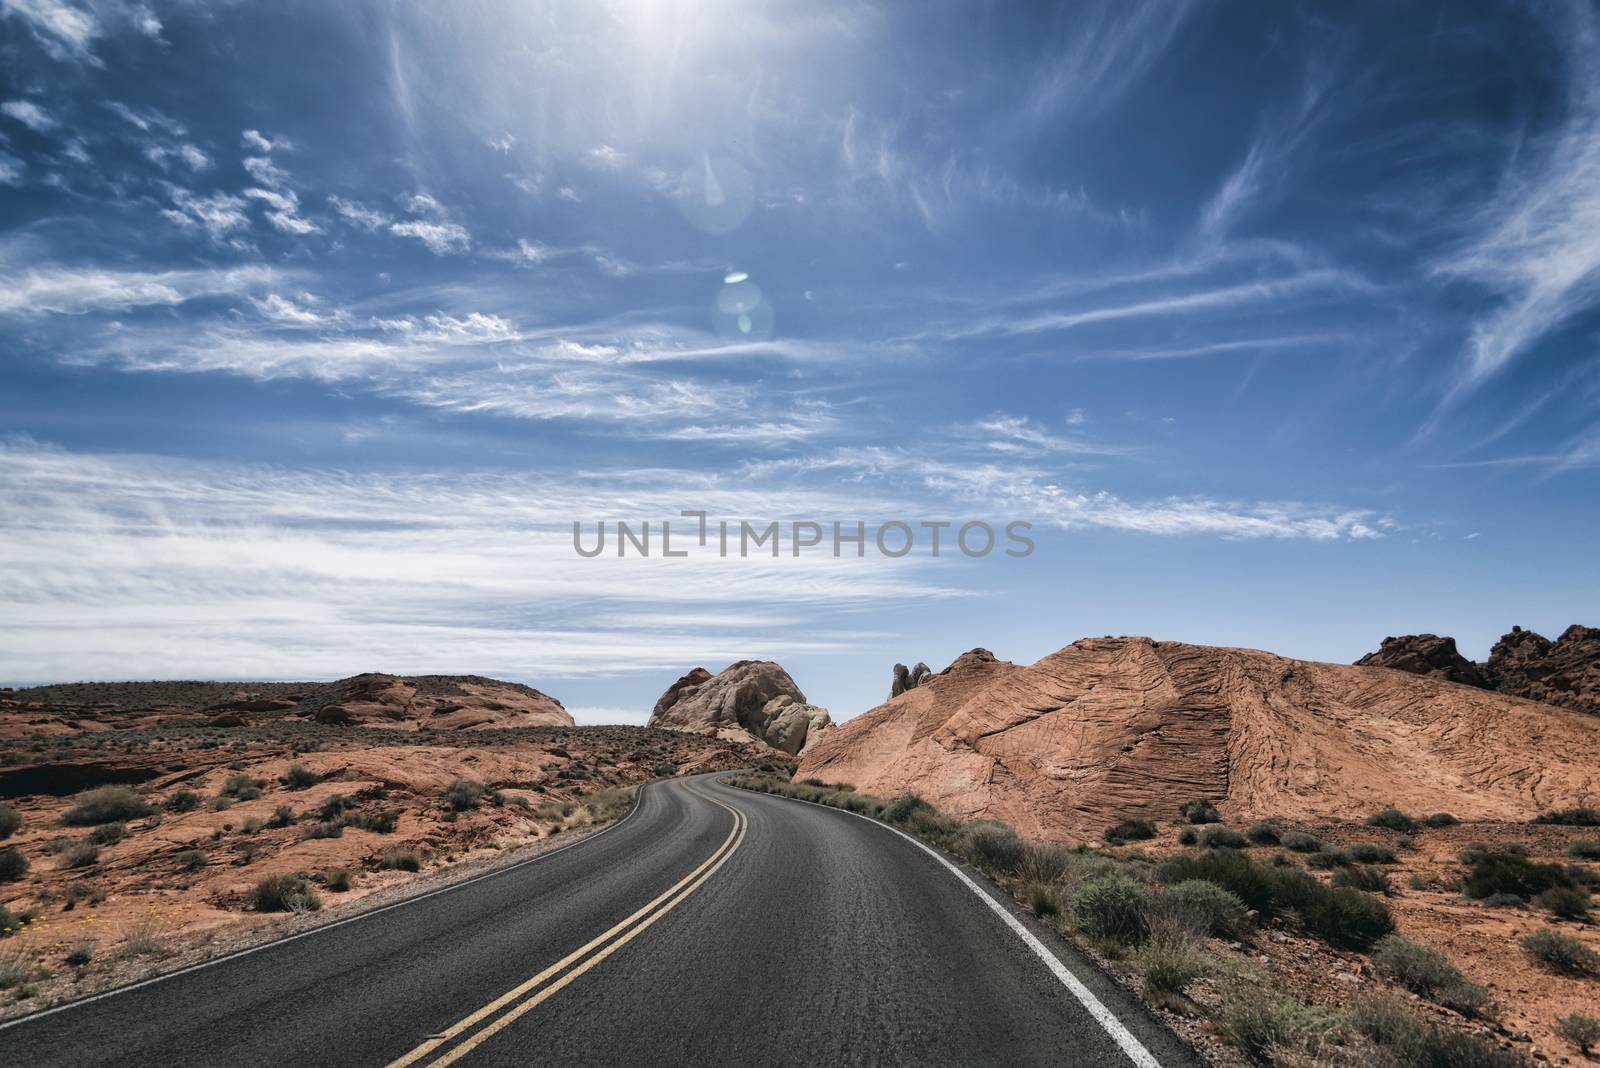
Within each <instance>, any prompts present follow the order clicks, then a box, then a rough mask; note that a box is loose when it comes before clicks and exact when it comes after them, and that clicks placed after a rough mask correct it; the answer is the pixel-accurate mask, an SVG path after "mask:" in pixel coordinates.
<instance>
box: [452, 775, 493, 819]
mask: <svg viewBox="0 0 1600 1068" xmlns="http://www.w3.org/2000/svg"><path fill="white" fill-rule="evenodd" d="M483 794H484V785H483V783H481V782H473V781H472V780H470V779H457V780H456V781H455V782H453V783H451V784H450V785H449V786H447V787H445V791H444V796H445V800H447V801H449V802H450V808H451V809H452V810H454V811H456V812H466V811H469V810H471V809H475V808H477V807H478V805H479V804H480V803H481V802H482V800H483Z"/></svg>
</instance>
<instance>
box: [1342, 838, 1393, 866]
mask: <svg viewBox="0 0 1600 1068" xmlns="http://www.w3.org/2000/svg"><path fill="white" fill-rule="evenodd" d="M1347 852H1349V854H1350V859H1351V860H1358V861H1360V862H1361V863H1363V864H1393V863H1394V862H1395V855H1394V850H1392V849H1390V848H1389V847H1388V846H1384V845H1378V844H1377V843H1376V842H1357V843H1356V844H1355V845H1353V846H1350V847H1349V849H1348V850H1347Z"/></svg>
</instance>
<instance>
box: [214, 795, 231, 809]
mask: <svg viewBox="0 0 1600 1068" xmlns="http://www.w3.org/2000/svg"><path fill="white" fill-rule="evenodd" d="M232 807H233V798H231V797H228V796H227V795H226V794H218V795H217V796H216V797H213V798H212V799H211V811H213V812H226V811H228V810H229V809H230V808H232Z"/></svg>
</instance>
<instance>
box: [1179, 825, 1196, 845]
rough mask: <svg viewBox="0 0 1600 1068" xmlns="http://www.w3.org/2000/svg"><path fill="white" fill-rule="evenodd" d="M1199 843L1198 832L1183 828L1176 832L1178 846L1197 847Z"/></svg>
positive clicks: (1191, 828)
mask: <svg viewBox="0 0 1600 1068" xmlns="http://www.w3.org/2000/svg"><path fill="white" fill-rule="evenodd" d="M1199 841H1200V832H1199V831H1197V830H1195V829H1194V828H1193V827H1185V828H1184V829H1183V830H1181V831H1179V832H1178V844H1179V845H1190V846H1192V845H1197V844H1198V843H1199Z"/></svg>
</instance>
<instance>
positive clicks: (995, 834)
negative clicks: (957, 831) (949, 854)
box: [960, 822, 1024, 874]
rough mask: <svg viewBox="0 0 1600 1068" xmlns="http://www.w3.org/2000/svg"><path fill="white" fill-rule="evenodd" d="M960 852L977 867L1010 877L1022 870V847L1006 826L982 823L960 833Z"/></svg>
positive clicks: (1014, 833) (1015, 835) (971, 825)
mask: <svg viewBox="0 0 1600 1068" xmlns="http://www.w3.org/2000/svg"><path fill="white" fill-rule="evenodd" d="M960 851H961V853H962V854H963V855H964V856H966V858H967V859H968V860H970V861H972V862H973V863H974V864H976V865H978V866H979V867H981V868H987V869H989V870H990V871H995V872H1004V873H1006V874H1013V873H1015V872H1016V871H1017V870H1018V869H1020V868H1021V867H1022V858H1023V854H1024V847H1023V845H1022V840H1021V839H1020V838H1018V837H1017V832H1016V831H1013V830H1012V829H1011V828H1010V827H1006V826H1004V825H1002V824H998V823H988V822H984V823H973V824H969V825H968V826H967V828H966V829H965V830H963V831H962V832H961V841H960Z"/></svg>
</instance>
